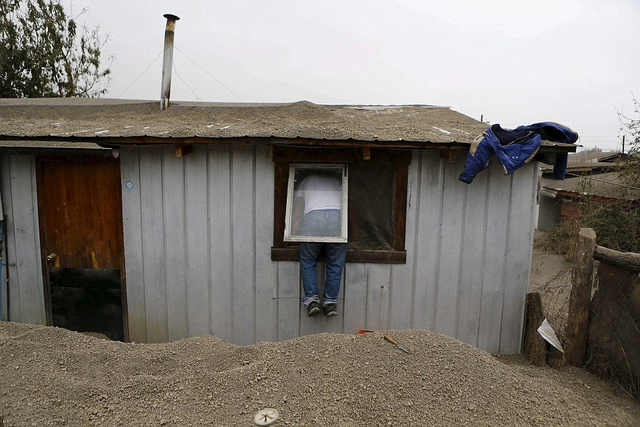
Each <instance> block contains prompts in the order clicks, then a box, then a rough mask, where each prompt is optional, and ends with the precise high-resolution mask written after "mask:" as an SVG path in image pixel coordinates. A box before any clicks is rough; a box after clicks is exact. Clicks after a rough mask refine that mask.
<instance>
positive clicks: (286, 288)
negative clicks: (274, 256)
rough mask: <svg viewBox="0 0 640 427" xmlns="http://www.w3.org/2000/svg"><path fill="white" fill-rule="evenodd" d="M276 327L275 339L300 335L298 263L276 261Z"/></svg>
mask: <svg viewBox="0 0 640 427" xmlns="http://www.w3.org/2000/svg"><path fill="white" fill-rule="evenodd" d="M276 268H277V273H278V279H277V280H278V329H277V339H278V340H288V339H292V338H295V337H297V336H299V335H300V323H301V319H302V316H305V318H306V315H307V313H306V312H305V311H304V310H303V309H302V303H301V286H300V263H298V262H278V263H276Z"/></svg>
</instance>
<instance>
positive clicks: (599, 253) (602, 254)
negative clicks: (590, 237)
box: [595, 246, 640, 271]
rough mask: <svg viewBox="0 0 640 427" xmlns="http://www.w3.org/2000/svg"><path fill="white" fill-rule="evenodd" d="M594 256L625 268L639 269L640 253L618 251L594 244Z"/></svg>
mask: <svg viewBox="0 0 640 427" xmlns="http://www.w3.org/2000/svg"><path fill="white" fill-rule="evenodd" d="M595 258H596V259H597V260H599V261H604V262H606V263H607V264H613V265H617V266H619V267H623V268H625V269H627V270H635V271H640V254H637V253H633V252H619V251H615V250H613V249H609V248H605V247H602V246H596V251H595Z"/></svg>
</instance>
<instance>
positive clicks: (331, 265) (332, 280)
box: [322, 243, 347, 306]
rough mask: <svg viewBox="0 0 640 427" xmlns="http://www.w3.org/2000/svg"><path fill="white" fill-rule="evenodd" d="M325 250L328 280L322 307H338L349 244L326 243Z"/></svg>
mask: <svg viewBox="0 0 640 427" xmlns="http://www.w3.org/2000/svg"><path fill="white" fill-rule="evenodd" d="M325 248H326V249H325V251H326V255H327V280H326V282H325V285H324V294H323V302H322V305H323V306H326V305H328V304H335V305H338V294H339V293H340V281H341V280H342V270H343V269H344V261H345V259H346V258H347V244H346V243H326V247H325Z"/></svg>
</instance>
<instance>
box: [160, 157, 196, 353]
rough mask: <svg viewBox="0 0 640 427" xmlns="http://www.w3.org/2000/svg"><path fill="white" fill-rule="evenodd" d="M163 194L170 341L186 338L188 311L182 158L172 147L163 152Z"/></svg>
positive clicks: (187, 333) (187, 332)
mask: <svg viewBox="0 0 640 427" xmlns="http://www.w3.org/2000/svg"><path fill="white" fill-rule="evenodd" d="M163 157H164V173H163V178H162V180H163V185H162V189H163V193H162V198H163V200H164V205H165V211H164V225H165V237H166V239H167V242H168V244H167V245H166V248H165V259H164V263H163V264H164V268H165V275H166V278H167V279H166V280H167V283H168V284H169V286H167V330H168V336H169V341H175V340H178V339H182V338H185V337H187V336H189V328H188V316H189V315H190V312H189V310H188V308H187V282H186V280H187V271H188V267H187V262H186V259H185V254H187V243H186V237H185V228H186V220H185V186H186V185H185V158H184V157H176V156H175V155H174V151H173V147H166V148H165V149H164V150H163Z"/></svg>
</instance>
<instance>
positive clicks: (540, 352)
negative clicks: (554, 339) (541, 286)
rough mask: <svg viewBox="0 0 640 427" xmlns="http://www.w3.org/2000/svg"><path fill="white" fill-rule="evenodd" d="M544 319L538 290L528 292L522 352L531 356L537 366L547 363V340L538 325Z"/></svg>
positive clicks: (532, 361) (530, 359)
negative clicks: (539, 331)
mask: <svg viewBox="0 0 640 427" xmlns="http://www.w3.org/2000/svg"><path fill="white" fill-rule="evenodd" d="M543 320H544V314H543V311H542V298H541V297H540V294H539V293H538V292H534V293H528V294H527V300H526V303H525V327H524V328H525V329H524V348H523V349H522V353H523V354H525V355H526V356H528V357H529V361H531V363H532V364H534V365H535V366H546V364H547V342H546V341H545V340H544V338H542V337H541V336H540V334H539V333H538V327H539V326H540V324H542V321H543Z"/></svg>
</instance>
